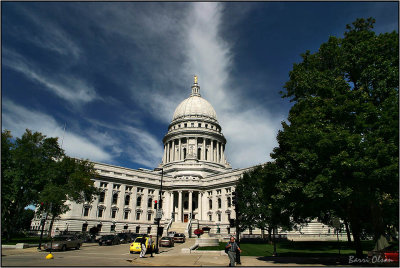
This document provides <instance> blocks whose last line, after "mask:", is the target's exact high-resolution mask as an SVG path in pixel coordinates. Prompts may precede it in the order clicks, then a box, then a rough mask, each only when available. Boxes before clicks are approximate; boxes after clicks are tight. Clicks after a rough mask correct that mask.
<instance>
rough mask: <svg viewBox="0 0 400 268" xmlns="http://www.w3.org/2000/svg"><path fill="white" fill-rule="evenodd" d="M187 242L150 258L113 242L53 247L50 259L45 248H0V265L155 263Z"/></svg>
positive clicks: (178, 250)
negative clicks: (141, 256) (57, 248)
mask: <svg viewBox="0 0 400 268" xmlns="http://www.w3.org/2000/svg"><path fill="white" fill-rule="evenodd" d="M189 244H191V243H184V244H178V243H176V244H175V247H172V248H166V247H162V248H160V252H161V254H153V256H154V257H153V258H151V257H150V254H146V257H147V258H144V259H140V258H139V254H138V253H135V254H130V252H129V244H121V245H115V246H99V245H97V244H84V245H83V246H82V247H81V248H80V249H79V250H76V249H69V250H67V251H55V252H53V253H52V254H53V256H54V259H50V260H47V259H46V256H47V255H48V254H49V252H46V251H39V250H38V249H36V248H28V249H2V253H1V255H2V256H1V266H132V265H133V264H135V263H136V262H139V263H141V264H142V265H147V264H148V265H157V264H156V263H157V262H158V260H156V259H157V258H158V257H160V256H162V255H165V256H166V255H168V256H169V257H173V256H175V255H176V254H180V251H181V249H182V248H185V247H189V246H190V245H189ZM175 258H176V257H175ZM146 261H147V262H146ZM146 263H147V264H146ZM158 265H159V264H158ZM182 265H184V264H182Z"/></svg>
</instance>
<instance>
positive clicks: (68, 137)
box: [1, 2, 398, 168]
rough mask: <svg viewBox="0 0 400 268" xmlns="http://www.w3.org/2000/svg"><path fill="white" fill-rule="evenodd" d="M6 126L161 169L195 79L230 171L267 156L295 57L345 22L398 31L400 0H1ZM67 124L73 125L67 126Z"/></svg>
mask: <svg viewBox="0 0 400 268" xmlns="http://www.w3.org/2000/svg"><path fill="white" fill-rule="evenodd" d="M1 5H2V129H9V130H11V131H12V133H13V135H14V136H21V135H22V133H23V132H24V130H25V129H26V128H29V129H32V130H35V131H40V132H42V133H44V134H46V135H47V136H56V137H60V140H62V144H63V148H64V149H65V150H66V152H67V154H69V155H70V156H75V157H80V158H88V159H90V160H93V161H98V162H104V163H109V164H114V165H119V166H124V167H129V168H140V167H145V168H154V167H156V166H157V164H158V163H160V161H161V158H162V153H163V144H162V138H163V136H164V135H165V134H166V132H167V127H168V124H169V123H170V121H171V119H172V115H173V112H174V110H175V108H176V107H177V106H178V104H179V103H180V102H181V101H182V100H184V99H185V98H187V97H188V96H189V94H190V86H191V85H192V82H193V75H194V74H196V75H198V77H199V84H200V86H201V90H200V93H201V94H202V96H203V97H204V98H205V99H207V100H208V101H209V102H210V103H211V104H212V105H213V106H214V108H215V110H216V112H217V118H218V120H219V122H220V124H221V126H222V131H223V133H224V135H225V137H226V138H227V141H228V143H227V146H226V150H227V151H226V154H227V158H228V161H229V162H230V163H231V164H232V166H233V168H241V167H248V166H251V165H255V164H259V163H263V162H265V161H267V160H269V159H270V157H269V154H270V153H271V151H272V149H273V147H275V146H276V145H277V143H276V138H275V137H276V134H277V132H278V130H279V129H280V127H281V121H282V120H285V119H286V117H287V115H288V111H289V109H290V107H291V104H290V103H289V102H288V100H286V99H282V98H281V97H280V95H279V91H280V90H282V89H283V86H284V84H285V82H286V81H287V80H288V74H289V71H290V70H291V68H292V66H293V63H295V62H299V61H300V59H301V58H300V54H301V53H304V52H305V51H306V50H311V52H315V51H316V50H317V49H318V48H319V46H320V45H321V44H322V43H323V42H326V41H327V40H328V38H329V36H331V35H333V36H339V37H340V36H343V33H344V31H345V26H346V24H349V23H351V22H353V21H354V20H355V19H356V18H360V17H364V18H367V17H374V18H375V19H376V25H375V31H376V32H377V33H382V32H388V31H389V32H391V31H393V30H396V31H398V3H397V2H261V3H258V2H252V3H245V2H241V3H235V2H230V3H229V2H225V3H218V2H207V3H194V2H187V3H178V2H172V3H161V2H154V3H147V2H120V3H114V2H106V3H104V2H52V3H48V2H38V3H30V2H2V3H1ZM64 126H66V130H65V132H64Z"/></svg>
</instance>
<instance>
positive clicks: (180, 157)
mask: <svg viewBox="0 0 400 268" xmlns="http://www.w3.org/2000/svg"><path fill="white" fill-rule="evenodd" d="M178 141H179V144H178V147H179V154H178V155H179V161H181V160H182V142H181V139H180V138H179V139H178Z"/></svg>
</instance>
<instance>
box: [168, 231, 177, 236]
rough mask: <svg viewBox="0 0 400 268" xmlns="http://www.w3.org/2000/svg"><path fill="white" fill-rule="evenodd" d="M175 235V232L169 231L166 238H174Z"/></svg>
mask: <svg viewBox="0 0 400 268" xmlns="http://www.w3.org/2000/svg"><path fill="white" fill-rule="evenodd" d="M175 234H176V232H175V231H171V232H168V234H167V236H168V237H174V236H175Z"/></svg>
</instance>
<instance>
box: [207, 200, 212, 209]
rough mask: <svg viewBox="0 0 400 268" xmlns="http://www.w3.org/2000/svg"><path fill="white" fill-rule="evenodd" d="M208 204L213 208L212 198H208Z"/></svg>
mask: <svg viewBox="0 0 400 268" xmlns="http://www.w3.org/2000/svg"><path fill="white" fill-rule="evenodd" d="M208 206H209V207H210V210H211V209H212V200H211V199H210V200H208Z"/></svg>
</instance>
